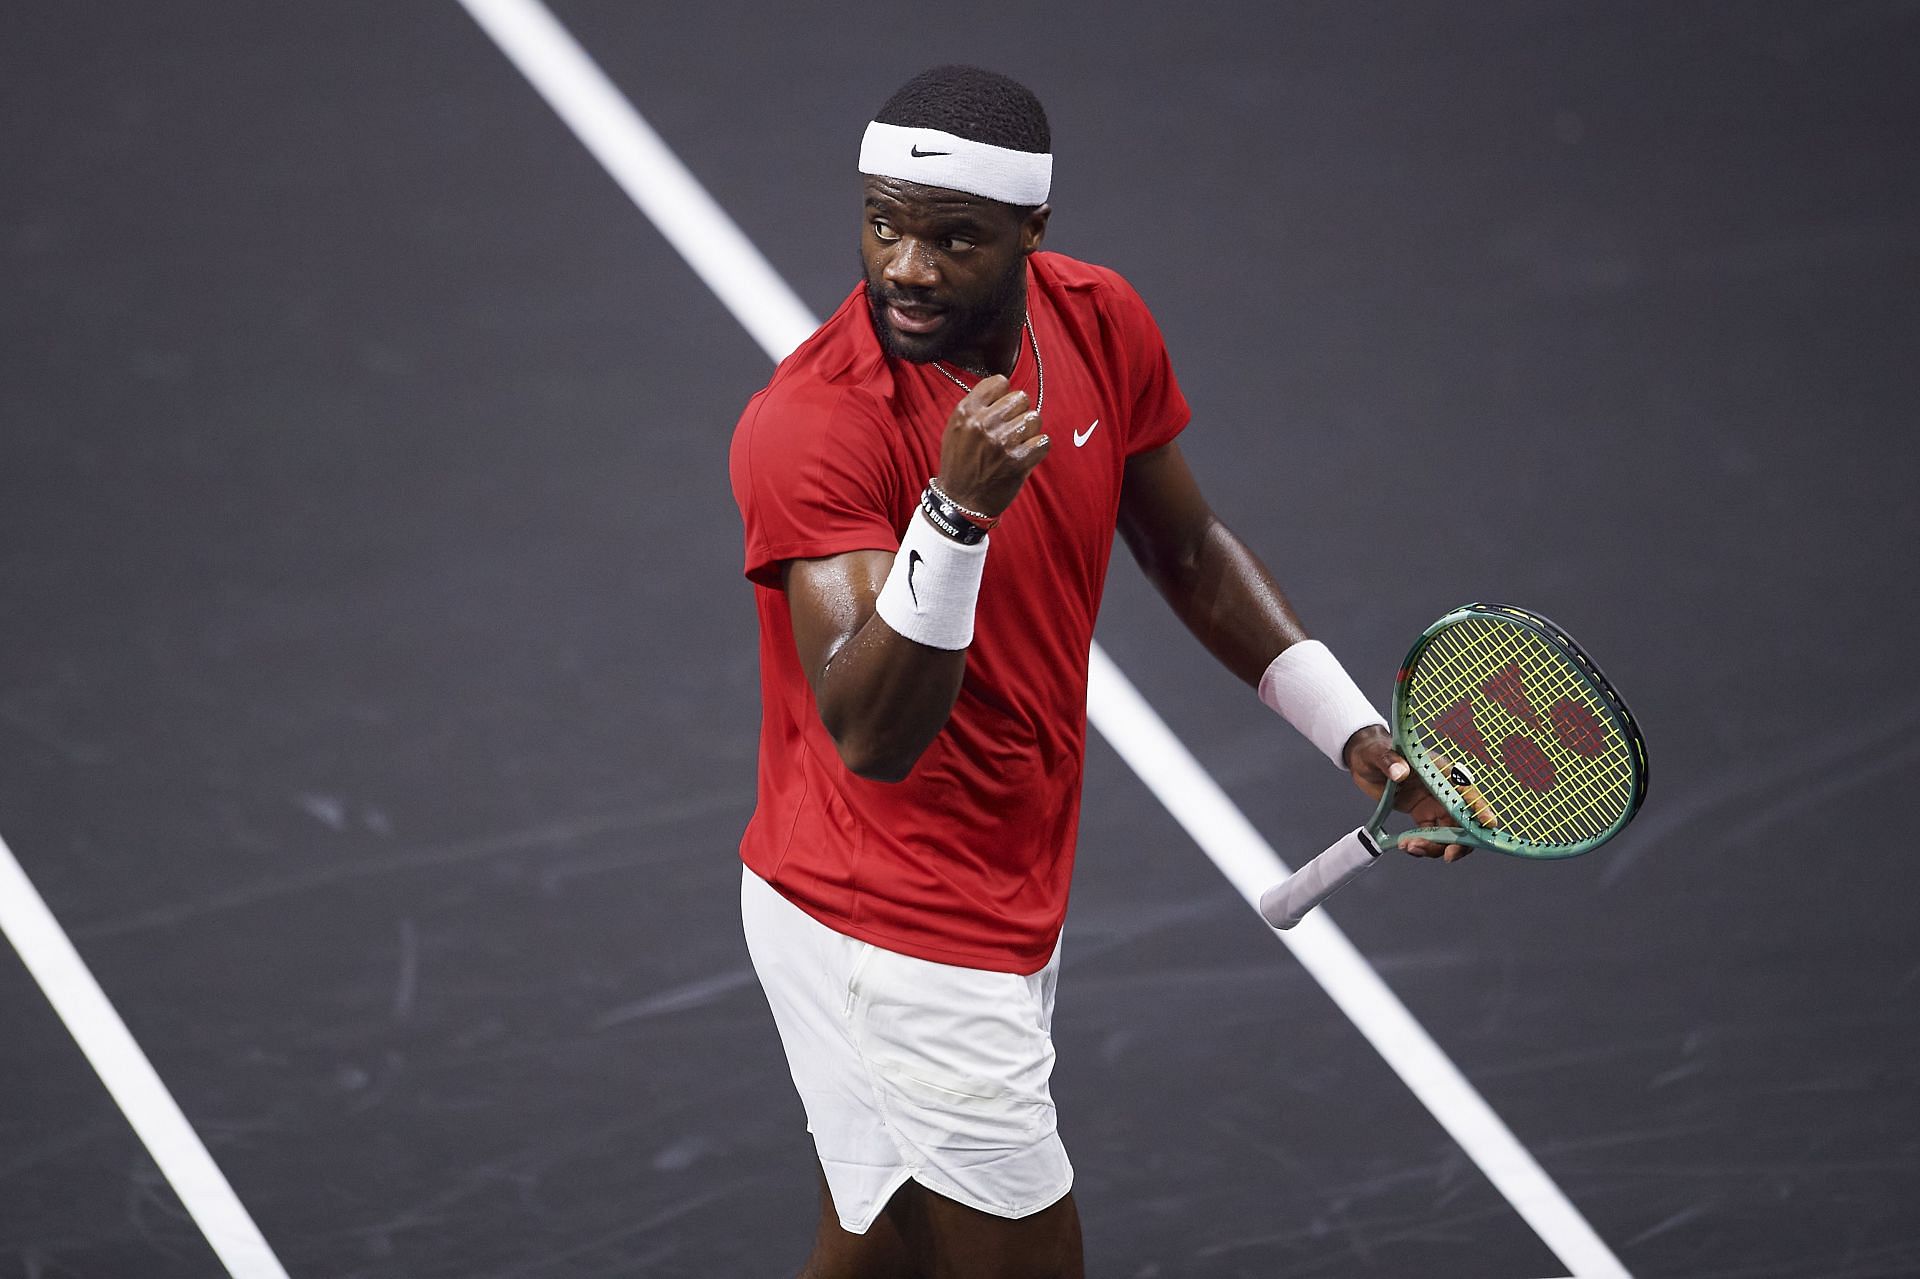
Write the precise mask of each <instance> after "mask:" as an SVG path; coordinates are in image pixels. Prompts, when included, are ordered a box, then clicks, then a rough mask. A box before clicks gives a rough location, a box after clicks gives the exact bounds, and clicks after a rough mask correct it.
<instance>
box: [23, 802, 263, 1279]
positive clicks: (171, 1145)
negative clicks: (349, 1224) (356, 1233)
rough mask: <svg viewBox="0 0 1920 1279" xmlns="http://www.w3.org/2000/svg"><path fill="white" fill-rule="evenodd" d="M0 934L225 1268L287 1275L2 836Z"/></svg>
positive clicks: (253, 1276)
mask: <svg viewBox="0 0 1920 1279" xmlns="http://www.w3.org/2000/svg"><path fill="white" fill-rule="evenodd" d="M0 932H5V933H6V935H7V940H8V941H10V942H12V943H13V948H14V949H15V950H17V951H19V952H20V958H21V960H22V961H24V962H25V964H26V966H27V971H28V972H29V973H31V974H32V975H33V979H34V980H35V981H36V982H38V983H39V984H40V989H41V990H42V991H44V992H45V993H46V996H47V1001H48V1002H49V1003H51V1004H52V1005H53V1011H54V1012H55V1013H57V1014H59V1017H60V1020H61V1021H63V1022H65V1023H66V1026H67V1030H68V1031H69V1032H70V1033H71V1034H72V1035H73V1039H74V1042H75V1043H77V1044H79V1045H80V1051H81V1052H82V1053H84V1054H85V1055H86V1058H87V1061H88V1062H90V1063H91V1064H92V1066H93V1068H94V1070H95V1071H96V1072H97V1073H98V1074H99V1076H100V1082H101V1083H103V1084H105V1085H106V1086H107V1092H108V1093H110V1094H111V1095H112V1096H113V1099H114V1101H115V1102H116V1103H118V1104H119V1106H120V1109H121V1111H122V1112H123V1113H124V1114H125V1115H126V1117H127V1122H128V1123H130V1124H132V1125H133V1130H134V1132H135V1133H136V1134H138V1135H139V1138H140V1140H141V1142H142V1143H144V1144H145V1146H146V1148H147V1153H148V1154H150V1155H152V1156H153V1162H154V1163H156V1164H158V1165H159V1167H160V1172H161V1174H162V1175H163V1176H165V1177H166V1179H167V1182H168V1184H170V1185H171V1186H172V1187H173V1192H174V1193H175V1194H176V1195H178V1196H180V1202H181V1204H182V1205H183V1206H185V1208H186V1210H187V1213H188V1215H189V1216H191V1217H192V1218H193V1221H194V1224H195V1225H197V1226H199V1227H200V1233H201V1234H203V1235H205V1236H206V1237H207V1242H208V1243H209V1244H211V1245H212V1246H213V1251H214V1253H215V1254H216V1255H217V1256H218V1257H219V1258H220V1260H221V1262H222V1263H223V1264H224V1265H225V1266H226V1268H227V1273H228V1274H229V1275H232V1276H233V1279H287V1272H286V1271H285V1270H284V1269H282V1268H281V1265H280V1259H279V1258H278V1257H276V1256H274V1254H273V1249H272V1248H270V1247H268V1246H267V1241H266V1239H265V1238H264V1237H263V1236H262V1235H261V1234H260V1229H259V1227H258V1226H256V1225H254V1224H253V1218H252V1217H251V1216H249V1215H248V1214H247V1210H246V1208H245V1207H244V1206H243V1205H242V1204H241V1202H240V1199H239V1196H237V1195H235V1194H234V1193H233V1187H232V1186H230V1185H229V1184H227V1179H226V1177H225V1176H224V1175H222V1173H221V1172H220V1168H219V1165H217V1164H215V1163H214V1162H213V1156H212V1155H210V1154H208V1153H207V1148H206V1146H204V1145H202V1144H201V1141H200V1138H199V1136H198V1135H196V1134H195V1133H194V1131H193V1126H192V1125H191V1124H189V1123H188V1122H187V1118H186V1116H185V1115H183V1114H181V1113H180V1107H179V1106H178V1105H177V1104H176V1103H175V1102H174V1100H173V1096H172V1094H171V1093H169V1092H168V1091H167V1086H166V1085H165V1084H163V1083H161V1082H160V1076H159V1074H157V1073H156V1072H155V1071H154V1069H153V1063H152V1062H150V1061H148V1060H147V1055H146V1053H144V1052H142V1051H141V1050H140V1045H139V1044H138V1043H136V1042H135V1041H134V1038H133V1035H132V1034H131V1033H130V1032H129V1031H128V1030H127V1026H126V1023H125V1022H123V1021H121V1020H120V1014H119V1013H117V1012H115V1011H114V1010H113V1004H112V1003H110V1002H109V1001H108V999H107V996H106V992H105V991H103V990H101V989H100V983H99V982H97V981H95V980H94V977H93V974H92V973H91V972H90V971H88V969H87V966H86V964H85V962H83V961H82V960H81V958H80V953H79V952H78V951H76V950H75V949H74V948H73V943H72V942H71V941H69V940H68V938H67V934H66V932H65V931H64V930H63V929H62V928H61V927H60V922H59V921H58V920H56V919H55V918H54V917H53V912H52V911H50V910H48V909H47V903H46V901H45V900H44V899H43V898H42V897H41V896H40V893H39V891H38V890H37V889H35V888H34V886H33V881H31V880H29V879H28V878H27V873H26V871H24V870H22V869H21V867H20V863H19V861H18V860H17V859H15V857H14V855H13V851H12V850H11V849H9V848H8V847H7V845H6V841H5V840H0Z"/></svg>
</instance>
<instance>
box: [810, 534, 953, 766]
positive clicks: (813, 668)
mask: <svg viewBox="0 0 1920 1279" xmlns="http://www.w3.org/2000/svg"><path fill="white" fill-rule="evenodd" d="M892 568H893V556H892V555H891V554H890V553H888V552H886V551H849V552H848V553H846V554H845V555H834V556H830V557H828V558H826V559H819V560H789V561H788V562H787V563H786V564H785V565H784V566H783V570H782V575H783V578H784V580H785V584H786V592H787V608H788V611H789V612H790V613H791V615H792V617H793V642H794V647H795V648H797V649H798V650H799V652H800V668H801V669H802V670H804V671H805V672H806V673H807V683H808V684H810V685H812V686H813V699H814V701H815V703H817V704H818V705H819V707H820V721H821V723H823V724H825V725H826V728H827V732H829V733H831V734H832V735H833V743H834V745H835V746H836V747H837V748H838V749H839V751H840V759H841V761H842V762H843V763H845V764H846V766H847V767H848V768H849V769H850V770H852V771H853V772H854V773H855V774H857V775H859V776H861V777H864V778H866V779H867V780H869V781H876V782H897V781H900V780H901V779H903V778H905V777H906V775H907V774H908V773H909V772H910V771H912V769H913V764H914V761H915V760H917V759H919V758H920V753H921V752H922V751H924V750H926V748H927V747H928V746H929V745H931V744H932V742H933V739H934V738H935V737H936V736H937V735H938V734H939V732H940V729H941V728H942V726H944V725H945V724H946V722H947V716H948V715H949V714H951V713H952V711H953V703H954V700H955V699H956V698H957V697H959V695H960V679H961V677H962V676H963V675H965V674H966V671H967V651H966V650H965V649H954V650H948V649H943V648H930V647H928V646H927V645H925V644H917V643H915V642H914V641H913V640H910V639H908V638H907V637H906V636H904V635H902V634H900V633H899V632H898V631H896V630H894V629H893V628H892V627H891V626H888V625H887V624H886V622H885V620H883V619H882V618H881V616H880V614H879V613H878V612H877V611H876V602H877V601H878V599H879V597H880V588H881V586H882V585H883V584H884V583H885V582H886V580H887V574H888V573H889V572H890V571H891V570H892Z"/></svg>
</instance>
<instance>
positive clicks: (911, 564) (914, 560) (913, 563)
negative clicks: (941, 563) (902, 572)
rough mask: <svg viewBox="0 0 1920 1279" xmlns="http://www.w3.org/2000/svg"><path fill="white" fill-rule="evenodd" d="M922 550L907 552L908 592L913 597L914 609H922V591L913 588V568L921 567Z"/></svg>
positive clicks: (916, 610)
mask: <svg viewBox="0 0 1920 1279" xmlns="http://www.w3.org/2000/svg"><path fill="white" fill-rule="evenodd" d="M920 558H921V557H920V552H918V551H908V552H907V594H908V595H911V596H912V597H913V611H914V612H916V613H918V612H919V611H920V592H918V591H916V590H914V589H913V570H915V569H917V568H919V567H920Z"/></svg>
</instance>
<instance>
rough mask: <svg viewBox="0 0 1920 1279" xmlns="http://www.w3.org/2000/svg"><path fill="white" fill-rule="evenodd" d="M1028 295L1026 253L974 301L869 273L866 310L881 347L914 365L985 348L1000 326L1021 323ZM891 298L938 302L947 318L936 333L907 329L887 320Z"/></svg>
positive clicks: (916, 303) (921, 303)
mask: <svg viewBox="0 0 1920 1279" xmlns="http://www.w3.org/2000/svg"><path fill="white" fill-rule="evenodd" d="M861 271H862V273H863V274H864V273H865V271H866V262H865V260H864V259H863V260H862V262H861ZM1026 296H1027V260H1026V258H1025V257H1019V258H1016V259H1015V260H1014V262H1013V265H1012V266H1010V267H1008V268H1007V273H1006V274H1005V275H1004V276H1002V277H1001V278H1000V279H999V280H997V281H995V282H994V285H993V287H992V288H991V289H990V290H988V291H987V292H986V293H985V294H984V295H982V296H981V297H980V298H978V299H976V300H975V301H972V302H963V301H959V300H956V299H952V298H947V299H937V298H935V297H933V296H932V295H930V294H925V293H915V292H912V291H909V290H904V289H893V288H889V287H888V286H887V285H886V284H885V283H884V282H881V281H876V280H874V279H873V278H872V277H871V276H868V278H867V310H868V311H869V312H870V313H871V315H872V317H873V331H874V334H875V335H876V336H877V337H878V338H879V339H880V347H881V349H882V350H884V351H885V352H886V353H887V354H888V355H890V356H892V357H894V358H895V359H901V360H909V361H911V362H913V363H915V364H930V363H932V362H933V361H935V360H946V361H949V362H954V359H953V357H954V356H955V354H956V353H958V352H961V351H978V350H980V349H982V348H983V347H984V346H985V345H986V344H987V341H988V340H989V338H990V337H991V336H992V334H993V333H994V332H995V331H996V330H999V329H1002V328H1004V327H1006V326H1008V325H1011V324H1017V323H1018V322H1019V320H1020V317H1021V316H1022V315H1024V314H1025V311H1026V306H1025V303H1026ZM889 302H897V303H900V304H901V305H903V306H937V307H939V308H940V309H941V311H943V312H944V313H945V316H946V323H944V324H942V325H941V326H940V327H939V328H938V329H936V330H935V331H933V332H932V333H902V332H900V331H899V330H898V329H896V328H894V327H893V325H892V324H891V323H890V322H889V321H888V319H887V304H888V303H889Z"/></svg>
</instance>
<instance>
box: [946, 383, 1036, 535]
mask: <svg viewBox="0 0 1920 1279" xmlns="http://www.w3.org/2000/svg"><path fill="white" fill-rule="evenodd" d="M1007 386H1008V382H1007V379H1006V378H1004V377H1002V376H1001V375H1000V374H998V373H996V374H994V375H993V376H992V377H987V378H982V379H980V382H979V384H978V385H977V386H975V387H974V388H973V389H972V390H971V391H969V392H967V397H966V398H965V399H964V400H961V401H960V403H959V404H958V405H956V406H955V407H954V410H953V416H952V417H950V418H948V419H947V433H946V435H944V436H943V437H941V440H940V474H939V476H938V479H939V481H940V488H941V490H942V491H943V492H944V493H946V495H947V496H948V497H950V498H952V499H953V500H954V501H955V502H957V503H959V504H960V505H961V506H964V507H966V508H967V509H968V510H970V511H978V512H979V513H980V514H982V515H987V516H995V517H997V516H999V514H1000V513H1001V512H1002V511H1004V510H1006V509H1007V507H1009V506H1011V505H1012V504H1013V499H1014V498H1015V497H1016V496H1018V495H1019V492H1020V486H1021V485H1022V484H1024V483H1026V481H1027V476H1028V475H1030V474H1032V472H1033V468H1034V467H1036V466H1038V465H1040V462H1041V459H1043V458H1044V457H1046V455H1047V449H1048V447H1049V445H1050V443H1051V442H1050V441H1049V440H1048V439H1047V435H1046V432H1044V431H1043V430H1041V428H1040V415H1039V414H1038V413H1036V412H1034V411H1033V402H1032V399H1031V398H1030V397H1029V396H1028V395H1027V393H1026V392H1025V391H1011V392H1010V391H1008V390H1007Z"/></svg>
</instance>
